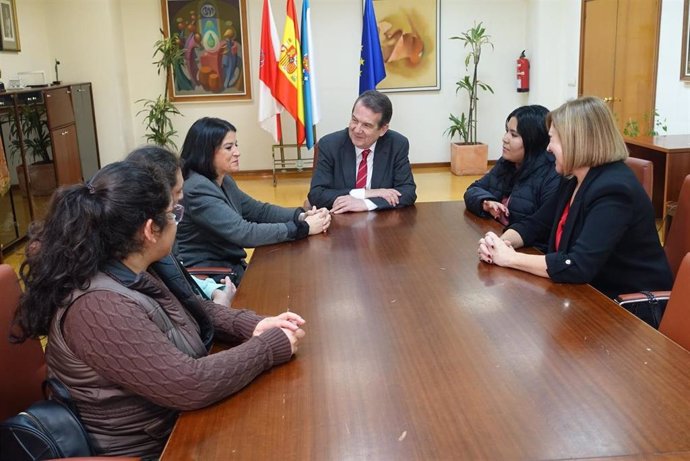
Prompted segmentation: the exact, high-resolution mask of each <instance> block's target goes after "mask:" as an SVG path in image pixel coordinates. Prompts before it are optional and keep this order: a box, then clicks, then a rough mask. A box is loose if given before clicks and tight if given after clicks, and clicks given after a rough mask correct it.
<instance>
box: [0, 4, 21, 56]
mask: <svg viewBox="0 0 690 461" xmlns="http://www.w3.org/2000/svg"><path fill="white" fill-rule="evenodd" d="M15 1H16V0H0V49H1V50H2V51H21V47H20V46H19V27H18V26H17V7H16V5H15Z"/></svg>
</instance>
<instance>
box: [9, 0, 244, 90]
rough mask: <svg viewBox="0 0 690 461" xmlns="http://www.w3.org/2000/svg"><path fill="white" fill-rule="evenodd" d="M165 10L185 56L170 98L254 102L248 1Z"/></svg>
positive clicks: (181, 4)
mask: <svg viewBox="0 0 690 461" xmlns="http://www.w3.org/2000/svg"><path fill="white" fill-rule="evenodd" d="M0 1H2V0H0ZM161 6H162V14H163V31H164V33H165V35H166V37H167V36H173V37H176V38H178V43H179V45H180V48H181V49H182V50H183V57H184V59H183V62H182V64H181V65H179V66H175V68H174V69H173V72H172V73H171V74H172V75H171V78H170V80H169V81H168V86H169V88H170V90H171V91H170V95H171V97H170V99H172V100H173V101H177V102H185V101H189V102H195V101H235V100H249V99H251V79H250V73H249V67H250V61H249V31H248V29H247V24H248V23H247V4H246V0H191V1H190V0H161ZM169 34H170V35H169Z"/></svg>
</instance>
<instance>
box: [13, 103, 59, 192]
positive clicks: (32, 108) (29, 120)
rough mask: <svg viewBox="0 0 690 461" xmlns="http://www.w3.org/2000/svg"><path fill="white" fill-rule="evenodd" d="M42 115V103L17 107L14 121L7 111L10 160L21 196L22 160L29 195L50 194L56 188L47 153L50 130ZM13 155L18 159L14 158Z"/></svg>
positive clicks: (24, 180)
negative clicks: (16, 117) (17, 113)
mask: <svg viewBox="0 0 690 461" xmlns="http://www.w3.org/2000/svg"><path fill="white" fill-rule="evenodd" d="M46 117H47V116H46V108H45V106H43V105H42V104H41V105H33V104H27V105H24V106H21V107H20V108H19V123H16V121H15V117H14V114H13V113H12V112H9V113H8V119H7V123H8V124H9V130H10V139H11V141H10V144H9V146H10V156H11V158H12V163H13V164H15V165H16V171H17V177H18V179H19V187H20V189H21V191H22V193H23V194H25V195H26V190H27V184H26V179H25V176H24V160H26V161H27V165H26V170H27V171H28V173H29V178H30V182H31V192H32V194H33V195H50V194H52V193H53V190H55V187H56V182H55V167H54V165H53V159H52V158H51V155H50V146H51V142H50V129H49V128H48V120H47V118H46ZM20 131H21V136H20ZM22 150H23V153H24V156H23V157H22V155H21V153H22ZM17 155H18V156H19V159H17V158H16V156H17Z"/></svg>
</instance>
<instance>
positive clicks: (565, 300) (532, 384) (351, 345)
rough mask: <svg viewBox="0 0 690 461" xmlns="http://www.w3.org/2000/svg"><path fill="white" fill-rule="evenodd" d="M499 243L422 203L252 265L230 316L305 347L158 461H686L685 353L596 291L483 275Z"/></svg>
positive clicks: (689, 412)
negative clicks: (282, 318) (263, 324)
mask: <svg viewBox="0 0 690 461" xmlns="http://www.w3.org/2000/svg"><path fill="white" fill-rule="evenodd" d="M492 226H493V224H492V223H491V222H490V221H487V220H482V219H479V218H476V217H473V216H471V215H470V214H469V213H467V212H465V210H464V204H463V203H462V202H442V203H421V204H417V205H416V206H415V207H410V208H407V209H403V210H395V211H387V212H380V213H356V214H349V215H344V216H336V217H335V218H334V221H333V225H332V226H331V230H330V231H329V232H328V234H327V235H323V236H315V237H310V238H308V239H304V240H302V241H299V242H293V243H288V244H281V245H274V246H269V247H263V248H260V249H258V250H256V252H255V253H254V256H253V258H252V263H251V265H250V267H249V270H248V272H247V273H246V275H245V278H244V279H243V281H242V286H241V288H240V289H239V291H238V294H237V298H236V301H235V302H234V305H236V306H249V307H251V308H253V309H254V310H256V311H258V312H260V313H264V314H270V315H275V314H278V313H279V312H281V311H285V310H286V309H287V308H290V310H293V311H295V312H298V313H300V314H301V315H303V317H304V318H305V319H306V320H307V324H306V325H305V329H306V331H307V336H306V337H305V338H304V340H303V341H302V342H301V343H300V348H299V351H298V353H297V355H296V356H295V358H294V359H293V360H292V361H291V362H290V363H288V364H286V365H283V366H280V367H277V368H275V369H273V370H271V371H269V372H266V373H264V374H263V375H261V376H259V377H258V378H257V379H256V380H255V381H254V382H252V383H251V384H250V385H249V386H247V387H246V388H245V389H244V390H242V391H240V392H239V393H237V394H235V395H234V396H232V397H230V398H228V399H226V400H225V401H223V402H221V403H219V404H216V405H213V406H211V407H209V408H206V409H203V410H199V411H193V412H188V413H184V414H183V415H181V417H180V419H179V421H178V423H177V425H176V426H175V429H174V431H173V434H172V436H171V438H170V440H169V442H168V445H167V447H166V449H165V451H164V453H163V457H162V460H164V461H170V460H185V461H186V460H204V461H206V460H230V459H256V460H274V459H286V460H297V459H303V460H410V459H420V460H430V459H449V460H456V459H472V460H474V459H486V460H499V459H508V460H519V459H529V460H536V459H539V460H561V459H584V458H587V459H590V458H596V459H602V458H610V459H618V460H622V459H655V460H661V459H663V460H670V459H690V353H688V352H687V351H685V350H684V349H682V348H681V347H680V346H678V345H676V344H675V343H673V342H672V341H670V340H669V339H667V338H666V337H664V336H663V335H661V334H660V333H658V332H657V331H655V330H653V329H652V328H650V327H648V326H647V325H646V324H644V323H643V322H641V321H639V320H638V319H637V318H635V317H633V316H632V315H630V314H628V313H627V312H626V311H625V310H623V309H622V308H620V307H618V306H617V305H616V304H614V303H613V302H611V301H610V300H609V299H608V298H606V297H604V296H603V295H602V294H600V293H598V292H597V291H596V290H594V289H593V288H591V287H589V286H587V285H562V284H555V283H552V282H551V281H549V280H547V279H543V278H539V277H535V276H531V275H529V274H524V273H521V272H518V271H515V270H509V269H504V268H501V267H497V266H491V265H488V264H484V263H480V262H479V261H478V258H477V252H476V250H477V241H478V239H479V238H480V237H481V236H482V235H483V234H484V232H485V231H486V230H487V229H490V228H492Z"/></svg>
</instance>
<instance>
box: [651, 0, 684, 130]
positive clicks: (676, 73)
mask: <svg viewBox="0 0 690 461" xmlns="http://www.w3.org/2000/svg"><path fill="white" fill-rule="evenodd" d="M682 32H683V0H663V2H662V7H661V31H660V37H659V65H658V70H657V80H656V108H657V110H658V112H659V115H660V118H661V119H662V120H663V119H666V120H667V122H668V134H688V133H690V82H688V81H685V82H684V81H681V80H680V55H681V46H682V40H681V36H682Z"/></svg>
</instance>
